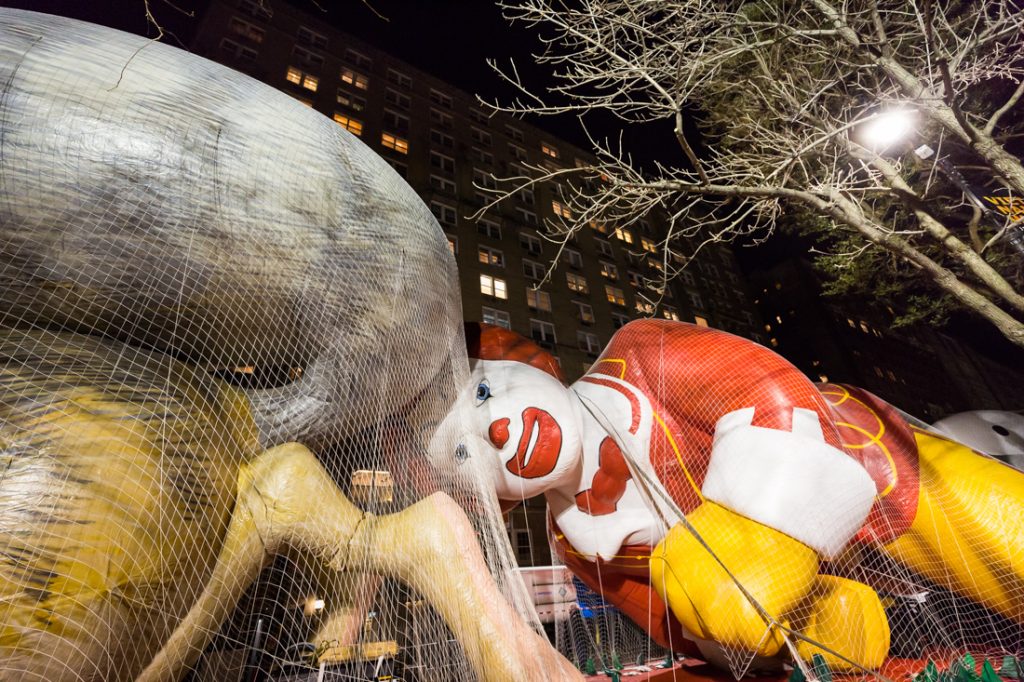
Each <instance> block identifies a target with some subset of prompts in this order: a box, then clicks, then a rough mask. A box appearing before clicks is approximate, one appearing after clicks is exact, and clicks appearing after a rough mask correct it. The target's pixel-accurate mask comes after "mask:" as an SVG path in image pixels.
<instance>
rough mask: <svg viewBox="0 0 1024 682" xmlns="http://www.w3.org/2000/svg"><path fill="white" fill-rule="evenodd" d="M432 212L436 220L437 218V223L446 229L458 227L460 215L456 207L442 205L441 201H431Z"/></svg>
mask: <svg viewBox="0 0 1024 682" xmlns="http://www.w3.org/2000/svg"><path fill="white" fill-rule="evenodd" d="M430 212H431V213H433V214H434V217H435V218H437V222H439V223H441V224H442V225H444V226H446V227H457V226H458V222H459V220H458V213H457V211H456V210H455V207H454V206H449V205H448V204H442V203H441V202H440V201H431V202H430Z"/></svg>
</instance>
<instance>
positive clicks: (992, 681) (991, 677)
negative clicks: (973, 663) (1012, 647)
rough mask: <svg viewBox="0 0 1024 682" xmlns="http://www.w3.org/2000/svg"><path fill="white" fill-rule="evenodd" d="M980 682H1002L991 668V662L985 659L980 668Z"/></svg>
mask: <svg viewBox="0 0 1024 682" xmlns="http://www.w3.org/2000/svg"><path fill="white" fill-rule="evenodd" d="M981 682H1003V681H1002V679H1001V678H1000V677H999V675H997V674H996V669H995V668H993V667H992V661H990V660H988V659H985V663H984V664H982V666H981Z"/></svg>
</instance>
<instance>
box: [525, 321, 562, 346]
mask: <svg viewBox="0 0 1024 682" xmlns="http://www.w3.org/2000/svg"><path fill="white" fill-rule="evenodd" d="M530 337H531V338H532V339H533V340H534V341H536V342H537V343H538V344H540V345H542V346H545V347H547V348H550V347H553V346H554V345H555V344H556V343H557V341H556V340H555V325H553V324H551V323H550V322H545V321H544V320H534V319H532V318H531V319H530Z"/></svg>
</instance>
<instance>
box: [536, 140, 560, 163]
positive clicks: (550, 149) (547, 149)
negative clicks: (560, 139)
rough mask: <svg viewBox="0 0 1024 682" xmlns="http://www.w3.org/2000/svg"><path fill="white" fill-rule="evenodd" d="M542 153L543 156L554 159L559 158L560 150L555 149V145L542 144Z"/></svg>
mask: <svg viewBox="0 0 1024 682" xmlns="http://www.w3.org/2000/svg"><path fill="white" fill-rule="evenodd" d="M540 151H541V153H542V154H544V155H545V156H549V157H551V158H552V159H557V158H558V148H557V147H555V146H554V145H550V144H548V143H547V142H541V143H540Z"/></svg>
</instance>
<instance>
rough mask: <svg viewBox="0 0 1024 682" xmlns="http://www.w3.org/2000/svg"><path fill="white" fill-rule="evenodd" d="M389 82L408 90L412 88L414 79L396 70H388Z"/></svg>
mask: <svg viewBox="0 0 1024 682" xmlns="http://www.w3.org/2000/svg"><path fill="white" fill-rule="evenodd" d="M388 81H389V82H391V83H394V84H395V85H397V86H399V87H401V88H406V89H408V88H411V87H412V79H411V78H409V77H408V76H406V75H405V74H404V73H400V72H398V71H395V70H394V69H388Z"/></svg>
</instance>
